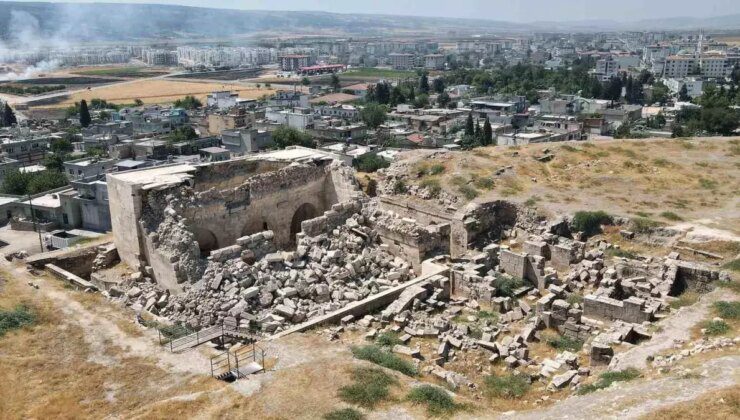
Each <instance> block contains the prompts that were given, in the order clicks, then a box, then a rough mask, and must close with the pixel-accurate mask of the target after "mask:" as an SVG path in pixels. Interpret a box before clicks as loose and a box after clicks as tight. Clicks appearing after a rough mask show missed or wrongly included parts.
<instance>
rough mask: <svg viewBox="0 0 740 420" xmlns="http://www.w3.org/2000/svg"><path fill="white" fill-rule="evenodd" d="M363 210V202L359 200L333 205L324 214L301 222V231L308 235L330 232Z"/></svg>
mask: <svg viewBox="0 0 740 420" xmlns="http://www.w3.org/2000/svg"><path fill="white" fill-rule="evenodd" d="M360 211H362V202H360V201H359V200H351V201H345V202H343V203H337V204H334V205H333V206H331V210H328V211H326V212H324V214H323V215H321V216H319V217H316V218H313V219H309V220H305V221H303V223H301V232H302V234H304V235H307V236H318V235H321V234H322V233H329V232H330V231H332V230H334V229H336V228H337V226H340V225H343V224H344V223H345V222H346V221H347V219H349V218H350V217H352V215H354V214H355V213H359V212H360Z"/></svg>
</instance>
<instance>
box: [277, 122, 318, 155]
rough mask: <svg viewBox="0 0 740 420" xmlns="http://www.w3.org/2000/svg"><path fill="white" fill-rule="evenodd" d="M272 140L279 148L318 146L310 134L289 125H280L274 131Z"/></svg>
mask: <svg viewBox="0 0 740 420" xmlns="http://www.w3.org/2000/svg"><path fill="white" fill-rule="evenodd" d="M272 141H273V142H274V143H275V147H277V148H278V149H285V148H286V147H288V146H303V147H310V148H314V147H316V145H315V144H314V141H313V138H312V137H311V135H310V134H308V133H304V132H302V131H299V130H296V129H295V128H293V127H288V126H280V127H278V128H277V130H275V131H273V132H272Z"/></svg>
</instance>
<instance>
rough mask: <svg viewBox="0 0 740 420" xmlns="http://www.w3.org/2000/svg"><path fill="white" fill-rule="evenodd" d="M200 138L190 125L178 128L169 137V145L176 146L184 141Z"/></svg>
mask: <svg viewBox="0 0 740 420" xmlns="http://www.w3.org/2000/svg"><path fill="white" fill-rule="evenodd" d="M197 138H198V133H196V132H195V129H193V127H191V126H189V125H185V126H182V127H177V128H176V129H174V130H173V131H172V132H171V133H170V134H169V135H168V136H167V143H168V144H170V145H171V144H174V143H180V142H183V141H191V140H195V139H197Z"/></svg>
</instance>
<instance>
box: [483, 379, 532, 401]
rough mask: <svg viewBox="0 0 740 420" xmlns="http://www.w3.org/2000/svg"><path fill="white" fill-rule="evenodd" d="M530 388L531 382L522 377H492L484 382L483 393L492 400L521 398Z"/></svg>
mask: <svg viewBox="0 0 740 420" xmlns="http://www.w3.org/2000/svg"><path fill="white" fill-rule="evenodd" d="M529 387H530V384H529V381H528V380H527V378H526V377H524V376H522V375H513V374H511V375H505V376H494V375H491V376H487V377H486V378H485V379H484V380H483V392H484V393H485V394H486V395H487V396H489V397H492V398H506V399H515V398H521V397H523V396H524V394H526V393H527V391H529Z"/></svg>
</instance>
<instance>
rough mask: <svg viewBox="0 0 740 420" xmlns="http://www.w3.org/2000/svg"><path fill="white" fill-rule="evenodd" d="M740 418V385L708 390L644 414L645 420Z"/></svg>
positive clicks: (718, 419)
mask: <svg viewBox="0 0 740 420" xmlns="http://www.w3.org/2000/svg"><path fill="white" fill-rule="evenodd" d="M697 417H701V418H706V419H717V420H720V419H737V418H740V385H736V386H733V387H730V388H725V389H723V390H720V391H712V392H708V393H706V394H704V395H702V396H700V397H699V398H697V399H695V400H692V401H687V402H683V403H679V404H676V405H673V406H671V407H667V408H663V409H660V410H658V411H654V412H652V413H650V414H647V415H645V416H643V417H642V418H643V419H644V420H647V419H650V420H683V419H685V420H690V419H696V418H697Z"/></svg>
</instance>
